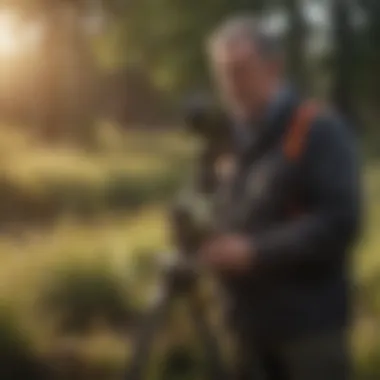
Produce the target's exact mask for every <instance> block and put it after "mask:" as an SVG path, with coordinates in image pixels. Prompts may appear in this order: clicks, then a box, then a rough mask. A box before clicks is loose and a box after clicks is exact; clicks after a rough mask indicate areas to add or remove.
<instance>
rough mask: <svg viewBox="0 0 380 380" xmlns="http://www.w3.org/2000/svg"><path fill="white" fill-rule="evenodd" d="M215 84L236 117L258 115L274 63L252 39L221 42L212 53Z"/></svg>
mask: <svg viewBox="0 0 380 380" xmlns="http://www.w3.org/2000/svg"><path fill="white" fill-rule="evenodd" d="M212 64H213V71H214V74H215V80H216V84H217V86H218V89H219V91H220V93H221V96H222V98H223V100H224V101H225V103H226V106H227V107H228V108H229V109H230V110H231V111H232V112H233V113H234V114H236V115H237V116H239V117H242V118H249V117H251V116H253V117H254V116H255V114H256V113H257V112H259V109H260V108H261V107H262V105H263V102H264V101H265V97H266V95H267V91H268V84H269V83H270V79H271V76H272V73H273V72H272V71H271V67H270V66H271V65H270V64H269V62H268V61H266V60H265V59H263V57H262V56H261V55H260V54H258V52H257V50H256V49H255V47H254V46H253V44H252V43H251V42H250V41H247V40H239V41H235V42H234V43H232V42H230V43H229V42H225V43H220V44H219V46H216V47H215V49H214V51H213V55H212Z"/></svg>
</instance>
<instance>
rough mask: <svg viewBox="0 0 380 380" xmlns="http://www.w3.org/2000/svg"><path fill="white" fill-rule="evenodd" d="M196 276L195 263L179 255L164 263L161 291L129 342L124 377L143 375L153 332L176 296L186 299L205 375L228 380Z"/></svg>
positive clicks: (130, 379)
mask: <svg viewBox="0 0 380 380" xmlns="http://www.w3.org/2000/svg"><path fill="white" fill-rule="evenodd" d="M198 276H199V271H198V266H197V265H195V264H194V263H193V262H191V261H190V260H187V259H185V258H182V257H181V256H179V259H178V260H177V261H176V262H174V263H171V264H170V265H169V266H167V268H166V270H165V275H164V284H163V287H162V294H161V296H160V297H159V299H158V300H157V302H155V304H154V305H153V307H152V309H151V310H150V311H149V312H148V314H147V315H146V318H145V320H144V321H143V322H142V325H141V327H140V328H139V329H138V333H137V336H136V338H135V342H134V345H133V348H134V351H133V354H132V360H131V364H130V366H129V368H128V370H127V374H126V377H125V379H126V380H141V379H142V378H143V376H144V370H145V368H146V367H147V361H148V357H149V353H150V349H151V346H152V344H153V341H154V338H155V335H156V333H157V332H158V330H159V329H160V327H161V325H162V324H163V322H164V321H165V319H166V318H167V317H168V316H169V313H170V311H171V306H172V305H173V303H174V301H175V300H176V299H177V297H180V296H186V297H187V298H188V302H189V306H190V312H191V318H192V321H193V323H194V327H195V328H196V330H197V333H198V335H199V337H200V339H201V340H202V346H203V348H204V351H205V353H206V355H207V357H206V359H207V364H208V368H207V375H208V377H209V378H210V379H211V380H227V379H228V376H227V371H226V369H225V368H224V364H223V360H222V355H221V352H220V347H219V345H218V342H217V338H216V336H215V335H214V333H213V331H212V328H211V326H209V323H208V321H207V318H206V316H205V313H204V310H203V307H202V305H201V304H200V302H199V298H198V297H197V294H196V293H197V291H196V288H197V287H196V285H197V279H198Z"/></svg>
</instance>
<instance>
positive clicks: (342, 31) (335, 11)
mask: <svg viewBox="0 0 380 380" xmlns="http://www.w3.org/2000/svg"><path fill="white" fill-rule="evenodd" d="M332 19H333V26H334V43H335V66H334V67H335V70H334V83H333V89H332V98H333V102H334V104H335V106H336V107H337V108H338V110H339V111H340V112H341V113H342V114H343V115H344V116H345V117H346V118H348V119H349V121H350V122H351V123H353V124H354V125H357V123H358V120H357V115H356V112H355V107H354V103H355V100H354V97H353V92H354V88H355V86H354V83H353V79H354V72H355V51H354V48H353V41H354V38H353V36H352V25H351V19H350V7H349V1H347V0H333V3H332Z"/></svg>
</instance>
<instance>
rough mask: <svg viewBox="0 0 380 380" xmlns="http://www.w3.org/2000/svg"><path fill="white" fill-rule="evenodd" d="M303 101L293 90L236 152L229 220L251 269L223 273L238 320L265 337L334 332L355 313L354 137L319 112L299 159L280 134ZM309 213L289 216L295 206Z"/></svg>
mask: <svg viewBox="0 0 380 380" xmlns="http://www.w3.org/2000/svg"><path fill="white" fill-rule="evenodd" d="M300 103H301V99H300V98H298V96H297V95H296V94H295V93H293V92H289V94H288V96H286V97H284V98H283V100H282V103H281V105H279V107H277V109H276V113H275V114H274V115H271V118H270V122H267V123H265V124H264V125H262V126H260V128H259V131H260V132H257V134H256V136H255V139H254V142H253V143H252V144H251V145H250V146H249V148H248V149H245V150H244V152H241V154H240V156H239V165H238V166H239V168H238V175H237V176H236V179H235V181H234V182H233V183H232V185H231V187H230V188H229V196H228V197H227V198H226V200H225V203H224V204H223V207H224V210H223V211H224V217H225V218H226V219H227V220H228V222H229V227H230V229H233V230H236V231H239V232H245V233H248V234H249V236H251V238H252V249H253V251H254V252H255V255H253V257H254V261H255V263H254V269H253V270H252V271H251V272H250V273H249V274H248V275H246V276H242V277H240V278H226V279H225V283H226V289H227V293H228V295H229V299H230V302H231V306H232V308H231V317H232V321H233V322H234V323H235V324H236V326H239V328H241V329H243V330H244V331H245V332H246V333H248V332H252V333H254V335H255V337H256V338H257V339H259V338H260V337H261V338H263V339H291V338H295V337H297V336H298V335H302V334H309V333H312V332H317V331H323V330H327V329H335V328H339V327H342V326H344V325H346V324H347V322H348V320H349V315H350V280H349V261H350V260H349V252H350V250H351V247H352V243H353V242H354V240H355V237H356V235H357V231H358V226H359V220H360V185H359V184H360V178H359V170H358V157H357V152H356V143H355V138H354V136H353V133H352V132H351V131H350V129H349V127H348V125H347V124H346V123H345V122H344V121H343V120H342V118H341V117H340V116H339V115H337V114H336V113H334V112H333V111H329V110H321V112H320V114H319V115H318V116H317V118H316V119H315V120H314V122H313V123H312V125H310V130H309V133H308V135H307V139H306V141H305V150H304V153H303V155H302V156H301V157H300V158H299V160H298V162H296V163H294V162H290V161H289V160H288V159H287V157H285V155H284V153H283V138H284V136H285V133H286V131H287V130H288V128H289V127H290V120H291V118H292V116H293V115H294V112H295V110H296V109H297V107H298V106H299V105H300ZM294 204H297V205H298V206H300V207H302V210H303V213H302V214H300V215H299V216H298V217H290V214H289V206H290V205H294Z"/></svg>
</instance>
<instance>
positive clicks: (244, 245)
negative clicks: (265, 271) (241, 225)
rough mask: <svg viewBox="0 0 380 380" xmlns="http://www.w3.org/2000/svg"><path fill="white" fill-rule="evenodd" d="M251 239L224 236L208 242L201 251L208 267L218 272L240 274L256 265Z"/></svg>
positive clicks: (242, 236) (239, 236)
mask: <svg viewBox="0 0 380 380" xmlns="http://www.w3.org/2000/svg"><path fill="white" fill-rule="evenodd" d="M254 254H255V253H254V251H253V250H252V244H251V241H250V239H248V238H247V237H245V236H244V235H222V236H218V237H216V238H214V239H212V240H211V241H209V242H207V243H206V244H205V245H204V246H203V247H202V248H201V250H200V257H201V259H202V261H203V262H204V263H205V265H206V266H209V267H210V268H211V269H213V270H216V271H217V272H226V273H231V274H240V273H245V272H247V271H248V270H249V269H250V268H251V267H252V264H253V263H254Z"/></svg>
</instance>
